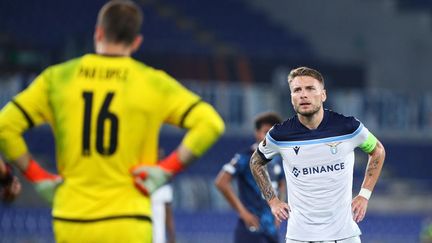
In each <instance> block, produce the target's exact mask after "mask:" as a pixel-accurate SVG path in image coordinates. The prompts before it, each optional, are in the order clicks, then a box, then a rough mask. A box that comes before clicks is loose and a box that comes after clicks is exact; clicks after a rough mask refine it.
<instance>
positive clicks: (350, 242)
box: [286, 236, 361, 243]
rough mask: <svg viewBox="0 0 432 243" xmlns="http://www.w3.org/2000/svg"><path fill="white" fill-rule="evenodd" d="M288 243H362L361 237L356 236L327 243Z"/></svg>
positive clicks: (306, 242)
mask: <svg viewBox="0 0 432 243" xmlns="http://www.w3.org/2000/svg"><path fill="white" fill-rule="evenodd" d="M286 243H361V240H360V236H354V237H350V238H346V239H341V240H330V241H328V240H326V241H298V240H291V239H286Z"/></svg>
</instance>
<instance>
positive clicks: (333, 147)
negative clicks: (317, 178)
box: [326, 142, 342, 154]
mask: <svg viewBox="0 0 432 243" xmlns="http://www.w3.org/2000/svg"><path fill="white" fill-rule="evenodd" d="M341 143H342V142H334V143H326V145H327V146H330V152H331V153H332V154H337V152H338V148H337V146H338V145H339V144H341Z"/></svg>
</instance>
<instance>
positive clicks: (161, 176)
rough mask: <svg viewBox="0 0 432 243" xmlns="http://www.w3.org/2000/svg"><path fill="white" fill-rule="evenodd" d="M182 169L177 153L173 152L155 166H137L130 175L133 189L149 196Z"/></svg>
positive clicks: (183, 166)
mask: <svg viewBox="0 0 432 243" xmlns="http://www.w3.org/2000/svg"><path fill="white" fill-rule="evenodd" d="M184 168H185V165H184V164H183V163H182V162H181V161H180V158H179V155H178V152H177V151H174V152H172V153H171V154H170V155H169V156H168V157H166V158H165V159H163V160H161V161H159V163H158V164H157V165H138V166H135V167H134V168H132V169H131V173H132V175H133V176H134V183H135V187H136V188H138V190H140V191H141V192H142V193H143V194H144V195H146V196H149V195H151V194H152V193H153V192H154V191H156V189H158V188H159V187H161V186H163V185H165V184H166V183H167V182H168V181H169V180H170V179H171V178H172V177H173V176H174V175H175V174H177V173H179V172H180V171H182V170H183V169H184Z"/></svg>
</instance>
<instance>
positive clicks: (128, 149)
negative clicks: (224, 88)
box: [0, 54, 200, 220]
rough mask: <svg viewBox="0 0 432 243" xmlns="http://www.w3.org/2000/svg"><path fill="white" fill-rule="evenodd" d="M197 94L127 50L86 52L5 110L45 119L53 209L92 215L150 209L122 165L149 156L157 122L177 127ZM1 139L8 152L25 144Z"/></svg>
mask: <svg viewBox="0 0 432 243" xmlns="http://www.w3.org/2000/svg"><path fill="white" fill-rule="evenodd" d="M199 102H200V98H199V97H198V96H197V95H195V94H193V93H192V92H190V91H189V90H187V89H186V88H184V87H183V86H182V85H181V84H179V83H178V82H177V81H176V80H174V79H173V78H171V77H170V76H169V75H167V74H166V73H164V72H162V71H159V70H155V69H153V68H151V67H148V66H146V65H144V64H142V63H140V62H138V61H136V60H134V59H133V58H130V57H121V56H103V55H96V54H88V55H85V56H82V57H80V58H77V59H73V60H71V61H68V62H65V63H62V64H59V65H54V66H51V67H49V68H47V69H46V70H45V71H44V72H43V73H42V74H40V75H39V76H38V77H37V78H36V79H35V81H34V82H33V83H32V84H31V86H30V87H29V88H27V89H26V90H25V91H23V92H22V93H20V94H19V95H17V96H16V97H15V99H14V100H13V101H12V102H11V103H10V104H8V106H7V107H5V109H4V110H5V112H9V114H8V116H7V117H8V119H12V120H13V119H15V120H16V121H15V122H14V123H15V125H14V126H16V127H20V126H21V127H23V128H24V127H25V126H37V125H39V124H42V123H45V122H48V123H49V124H50V125H51V127H52V130H53V133H54V136H55V141H56V154H57V167H58V171H59V174H60V175H61V176H62V177H63V178H64V183H63V184H62V185H61V186H60V187H59V188H58V190H57V193H56V196H55V198H54V205H53V207H54V208H53V216H54V217H55V218H61V219H70V220H97V219H104V218H111V217H123V216H126V217H135V216H149V215H151V208H150V202H149V198H148V197H145V196H143V195H142V194H141V193H140V192H139V191H138V190H137V189H135V187H134V185H133V178H132V177H131V175H130V173H129V169H130V168H131V167H132V166H134V165H136V164H138V163H148V164H155V163H156V162H157V149H158V136H159V131H160V128H161V126H162V124H163V123H170V124H173V125H176V126H180V127H182V123H183V121H184V119H185V117H186V116H187V114H188V112H189V111H190V110H191V109H192V107H194V106H195V105H196V104H197V103H199ZM8 110H9V111H8ZM11 114H12V115H11ZM13 114H14V115H13ZM14 116H21V117H20V118H21V119H18V118H14ZM22 116H24V118H25V119H23V117H22ZM20 122H21V124H20ZM24 122H26V123H27V124H24ZM25 129H26V128H25ZM25 129H23V130H25ZM13 143H16V144H13ZM0 146H1V145H0ZM8 146H9V148H7V149H4V150H5V151H7V152H8V153H9V154H8V156H9V158H12V159H14V157H15V158H16V157H17V156H19V155H22V154H23V153H24V152H26V149H27V148H26V147H25V144H22V143H21V142H20V141H16V142H11V144H9V145H8Z"/></svg>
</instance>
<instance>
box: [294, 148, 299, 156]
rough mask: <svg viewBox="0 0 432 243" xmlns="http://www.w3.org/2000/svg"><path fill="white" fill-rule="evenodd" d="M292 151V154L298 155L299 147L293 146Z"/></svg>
mask: <svg viewBox="0 0 432 243" xmlns="http://www.w3.org/2000/svg"><path fill="white" fill-rule="evenodd" d="M293 149H294V152H295V153H296V155H298V152H299V150H300V147H299V146H295V147H294V148H293Z"/></svg>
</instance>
